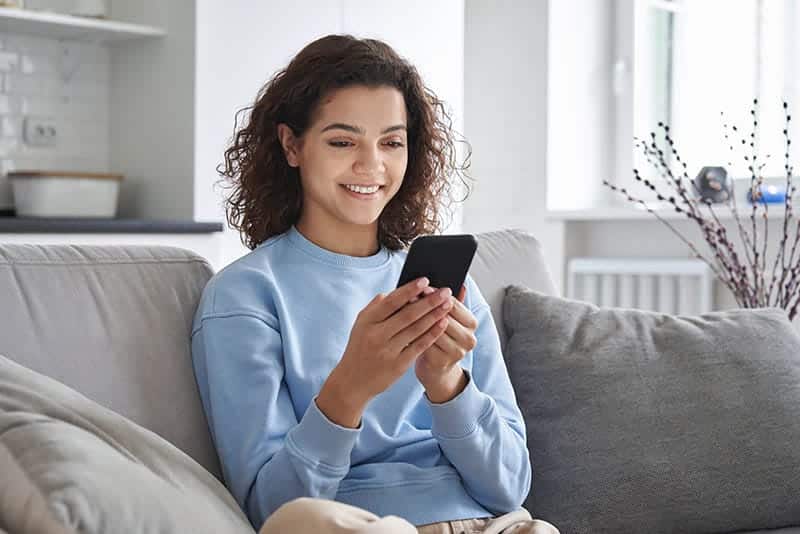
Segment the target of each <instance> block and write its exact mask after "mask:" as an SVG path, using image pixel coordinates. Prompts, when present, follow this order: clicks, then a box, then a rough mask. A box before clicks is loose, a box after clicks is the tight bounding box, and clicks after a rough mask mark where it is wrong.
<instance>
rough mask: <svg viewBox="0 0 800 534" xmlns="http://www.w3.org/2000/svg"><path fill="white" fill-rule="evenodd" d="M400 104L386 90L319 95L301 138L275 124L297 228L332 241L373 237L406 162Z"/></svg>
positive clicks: (404, 122) (359, 88)
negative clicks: (293, 182) (293, 189)
mask: <svg viewBox="0 0 800 534" xmlns="http://www.w3.org/2000/svg"><path fill="white" fill-rule="evenodd" d="M406 126H407V117H406V106H405V100H404V98H403V94H402V93H401V92H400V91H398V90H397V89H395V88H392V87H377V88H370V87H362V86H354V87H347V88H343V89H338V90H336V91H333V92H331V93H330V94H328V95H327V96H325V97H324V98H323V99H322V100H321V102H320V104H319V108H318V110H317V111H316V114H315V116H314V120H313V122H312V123H311V125H310V126H309V128H308V129H307V130H306V132H305V133H304V134H303V136H302V137H301V138H299V139H298V138H295V137H294V136H293V135H292V132H291V129H289V127H288V126H286V125H284V124H281V125H279V127H278V135H279V138H280V140H281V144H282V145H283V147H284V153H285V154H286V159H287V161H288V163H289V165H290V166H292V167H298V168H299V171H300V179H301V183H302V187H303V210H302V213H301V215H300V220H299V221H298V224H297V225H298V227H305V228H306V229H307V230H309V233H311V234H315V233H330V232H333V231H336V232H337V233H338V234H339V235H348V234H351V235H352V234H353V233H357V234H362V235H363V233H364V231H369V232H374V235H376V236H377V227H378V217H379V216H380V214H381V212H382V211H383V208H384V206H386V204H387V203H388V202H389V201H390V200H391V199H392V197H394V195H395V194H397V191H398V190H399V189H400V186H401V184H402V182H403V176H404V175H405V172H406V166H407V164H408V148H407V144H408V138H407V130H406Z"/></svg>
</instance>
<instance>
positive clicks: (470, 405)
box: [425, 369, 492, 439]
mask: <svg viewBox="0 0 800 534" xmlns="http://www.w3.org/2000/svg"><path fill="white" fill-rule="evenodd" d="M464 372H465V373H466V374H467V385H466V387H464V390H463V391H462V392H461V393H459V394H458V395H456V396H455V397H454V398H452V399H450V400H449V401H447V402H443V403H442V404H434V403H433V402H431V401H430V400H429V399H428V405H429V406H430V408H431V417H432V425H431V432H432V433H433V435H434V436H436V437H441V438H445V439H460V438H463V437H466V436H468V435H470V434H472V433H473V432H475V430H476V429H477V428H478V422H479V421H480V420H481V419H482V418H483V417H484V415H485V414H486V412H488V411H489V410H490V409H491V406H492V404H491V399H489V397H488V396H487V395H486V394H485V393H482V392H481V391H478V388H477V387H475V381H474V380H472V375H470V373H469V371H467V370H466V369H465V370H464ZM425 398H426V399H427V396H426V397H425Z"/></svg>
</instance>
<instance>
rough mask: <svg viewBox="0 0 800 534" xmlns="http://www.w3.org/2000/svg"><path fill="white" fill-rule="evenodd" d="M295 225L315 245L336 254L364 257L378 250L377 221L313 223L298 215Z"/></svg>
mask: <svg viewBox="0 0 800 534" xmlns="http://www.w3.org/2000/svg"><path fill="white" fill-rule="evenodd" d="M295 227H296V228H297V230H298V231H299V232H300V233H301V234H303V236H304V237H305V238H306V239H308V240H309V241H311V242H312V243H314V244H315V245H317V246H320V247H322V248H324V249H325V250H329V251H331V252H335V253H337V254H345V255H347V256H356V257H362V258H364V257H368V256H373V255H375V254H377V253H378V251H379V250H380V244H379V243H378V222H377V221H376V222H374V223H373V224H369V225H362V224H347V223H342V222H340V221H330V222H328V221H326V222H325V223H324V224H314V221H312V220H309V218H308V217H300V220H299V221H297V224H295Z"/></svg>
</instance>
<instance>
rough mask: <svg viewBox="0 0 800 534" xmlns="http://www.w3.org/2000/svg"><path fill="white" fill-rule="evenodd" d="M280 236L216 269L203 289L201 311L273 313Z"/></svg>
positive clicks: (214, 312)
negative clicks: (218, 269) (217, 270)
mask: <svg viewBox="0 0 800 534" xmlns="http://www.w3.org/2000/svg"><path fill="white" fill-rule="evenodd" d="M281 237H282V236H275V237H273V238H270V239H269V240H267V241H265V242H264V243H262V244H261V245H259V246H258V247H256V248H255V249H253V250H251V251H250V252H248V253H247V254H245V255H244V256H242V257H240V258H238V259H236V260H234V261H232V262H231V263H230V264H228V265H227V266H225V267H224V268H223V269H221V270H220V271H219V272H217V273H215V274H214V276H212V277H211V279H210V280H209V281H208V283H207V284H206V287H205V290H204V291H203V299H202V301H201V306H202V308H203V310H202V312H203V313H204V314H206V315H208V314H230V313H237V312H241V313H246V312H247V313H261V314H264V313H267V314H274V305H273V295H274V291H275V288H276V287H277V285H278V282H277V280H276V278H277V277H278V272H279V270H280V269H278V268H277V264H279V262H280V258H279V256H280V250H279V249H280V247H279V246H278V243H279V242H280V239H281ZM276 256H277V257H276Z"/></svg>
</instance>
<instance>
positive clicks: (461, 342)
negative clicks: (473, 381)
mask: <svg viewBox="0 0 800 534" xmlns="http://www.w3.org/2000/svg"><path fill="white" fill-rule="evenodd" d="M433 291H434V289H432V288H428V289H427V290H426V292H425V293H426V294H427V293H430V292H433ZM465 296H466V288H465V287H464V286H461V291H459V293H458V296H457V297H451V298H452V299H453V307H452V308H451V310H450V313H449V315H448V316H447V320H448V323H449V324H448V325H447V329H446V330H445V332H444V334H442V335H441V336H440V337H439V339H438V340H436V342H435V343H434V344H433V345H432V346H431V347H430V348H428V350H426V351H425V352H424V353H423V354H422V355H421V356H420V357H419V358H418V359H417V362H416V364H415V369H414V370H415V372H416V374H417V378H418V379H419V381H420V383H421V384H422V385H423V387H424V388H425V392H426V394H427V395H428V399H430V401H431V402H433V403H437V404H440V403H443V402H447V401H448V400H450V399H452V398H453V397H455V396H456V395H458V394H459V393H461V391H462V390H463V389H464V387H465V386H466V385H467V376H466V374H465V373H464V370H463V368H462V367H461V365H459V363H460V362H461V360H462V359H463V358H464V356H465V355H466V354H467V352H469V351H471V350H472V349H474V348H475V344H476V342H477V340H476V339H475V329H476V328H477V327H478V321H477V319H475V316H474V315H472V313H471V312H470V311H469V309H467V307H466V306H464V298H465Z"/></svg>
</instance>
